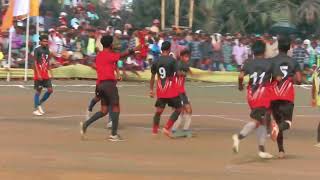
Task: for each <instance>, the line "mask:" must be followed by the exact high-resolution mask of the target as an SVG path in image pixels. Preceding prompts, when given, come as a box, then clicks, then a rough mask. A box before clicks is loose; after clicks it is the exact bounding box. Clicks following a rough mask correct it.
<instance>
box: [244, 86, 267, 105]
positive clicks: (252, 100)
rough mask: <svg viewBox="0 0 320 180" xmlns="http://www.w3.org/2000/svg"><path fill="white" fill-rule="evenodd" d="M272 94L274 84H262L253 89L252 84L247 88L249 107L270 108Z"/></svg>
mask: <svg viewBox="0 0 320 180" xmlns="http://www.w3.org/2000/svg"><path fill="white" fill-rule="evenodd" d="M271 95H272V86H271V84H269V85H260V86H259V87H257V89H253V88H251V87H250V86H248V88H247V100H248V104H249V107H250V108H251V109H253V108H261V107H264V108H269V107H270V103H271V99H270V96H271Z"/></svg>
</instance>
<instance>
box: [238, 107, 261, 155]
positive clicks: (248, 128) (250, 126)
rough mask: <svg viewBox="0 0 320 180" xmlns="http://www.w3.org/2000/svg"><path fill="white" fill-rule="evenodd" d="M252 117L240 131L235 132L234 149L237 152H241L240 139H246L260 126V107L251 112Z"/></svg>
mask: <svg viewBox="0 0 320 180" xmlns="http://www.w3.org/2000/svg"><path fill="white" fill-rule="evenodd" d="M250 117H251V119H252V120H251V121H249V122H248V123H246V124H245V125H244V126H243V128H242V130H241V131H240V133H238V134H234V135H233V136H232V140H233V151H234V152H235V153H238V152H239V145H240V141H241V140H243V139H245V138H246V137H247V136H248V135H249V134H250V133H251V132H252V131H253V130H255V129H256V128H257V127H259V125H260V123H259V121H258V119H260V118H261V113H260V109H258V108H256V109H252V110H251V113H250Z"/></svg>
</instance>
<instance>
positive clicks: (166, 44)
mask: <svg viewBox="0 0 320 180" xmlns="http://www.w3.org/2000/svg"><path fill="white" fill-rule="evenodd" d="M170 48H171V43H170V42H169V41H164V42H163V43H162V46H161V51H169V50H170Z"/></svg>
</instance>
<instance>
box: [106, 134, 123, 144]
mask: <svg viewBox="0 0 320 180" xmlns="http://www.w3.org/2000/svg"><path fill="white" fill-rule="evenodd" d="M109 141H112V142H119V141H124V139H122V138H121V136H120V135H118V134H117V135H115V136H112V135H110V136H109Z"/></svg>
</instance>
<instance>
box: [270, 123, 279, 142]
mask: <svg viewBox="0 0 320 180" xmlns="http://www.w3.org/2000/svg"><path fill="white" fill-rule="evenodd" d="M278 134H279V127H278V125H277V123H276V122H275V121H274V120H272V121H271V134H270V135H271V139H272V140H273V141H277V138H278Z"/></svg>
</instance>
